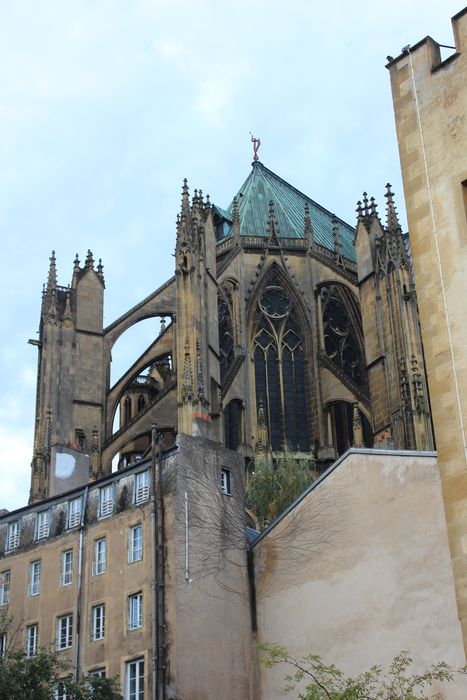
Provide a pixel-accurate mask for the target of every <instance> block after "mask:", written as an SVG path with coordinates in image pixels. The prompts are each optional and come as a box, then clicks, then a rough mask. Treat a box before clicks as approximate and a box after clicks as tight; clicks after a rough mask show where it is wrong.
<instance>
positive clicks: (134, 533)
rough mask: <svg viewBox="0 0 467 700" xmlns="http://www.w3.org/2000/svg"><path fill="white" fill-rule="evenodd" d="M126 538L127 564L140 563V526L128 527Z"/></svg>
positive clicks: (141, 540) (141, 555)
mask: <svg viewBox="0 0 467 700" xmlns="http://www.w3.org/2000/svg"><path fill="white" fill-rule="evenodd" d="M128 538H129V539H128V563H129V564H132V563H133V562H134V561H141V559H142V558H143V528H142V527H141V525H136V526H135V527H130V531H129V533H128Z"/></svg>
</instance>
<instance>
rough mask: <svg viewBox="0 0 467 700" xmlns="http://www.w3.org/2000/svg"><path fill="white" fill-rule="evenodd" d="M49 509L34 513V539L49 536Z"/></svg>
mask: <svg viewBox="0 0 467 700" xmlns="http://www.w3.org/2000/svg"><path fill="white" fill-rule="evenodd" d="M49 531H50V510H42V511H41V512H40V513H37V515H36V540H43V539H45V538H46V537H48V536H49Z"/></svg>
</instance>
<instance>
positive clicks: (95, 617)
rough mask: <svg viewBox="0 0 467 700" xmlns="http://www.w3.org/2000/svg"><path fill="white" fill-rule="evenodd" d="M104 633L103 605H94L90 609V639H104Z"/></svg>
mask: <svg viewBox="0 0 467 700" xmlns="http://www.w3.org/2000/svg"><path fill="white" fill-rule="evenodd" d="M104 633H105V605H95V606H94V607H93V609H92V634H91V636H92V639H93V641H97V640H98V639H104Z"/></svg>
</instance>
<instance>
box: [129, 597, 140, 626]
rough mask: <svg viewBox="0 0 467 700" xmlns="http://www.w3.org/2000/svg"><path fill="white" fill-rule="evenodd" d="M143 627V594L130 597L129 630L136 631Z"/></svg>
mask: <svg viewBox="0 0 467 700" xmlns="http://www.w3.org/2000/svg"><path fill="white" fill-rule="evenodd" d="M142 626H143V594H142V593H134V594H133V595H129V596H128V629H129V630H136V629H138V627H142Z"/></svg>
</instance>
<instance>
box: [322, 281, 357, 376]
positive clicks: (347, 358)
mask: <svg viewBox="0 0 467 700" xmlns="http://www.w3.org/2000/svg"><path fill="white" fill-rule="evenodd" d="M343 297H344V293H343V292H342V291H341V290H340V289H339V287H338V286H336V285H334V286H329V287H323V288H322V290H321V302H322V308H323V330H324V348H325V351H326V354H327V356H328V357H329V359H330V360H332V361H333V362H334V363H335V364H336V365H337V367H339V368H340V369H341V370H342V371H343V372H344V374H346V375H347V376H348V377H349V378H350V379H352V380H353V381H354V382H355V383H356V384H358V385H359V386H361V385H362V384H365V375H364V369H363V366H364V365H363V358H362V352H361V349H360V345H359V343H358V340H357V334H356V331H355V328H354V326H353V325H352V321H351V317H350V313H349V310H348V308H347V305H346V303H345V302H344V298H343Z"/></svg>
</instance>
